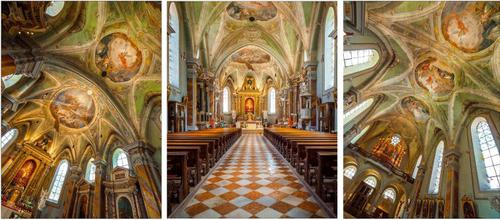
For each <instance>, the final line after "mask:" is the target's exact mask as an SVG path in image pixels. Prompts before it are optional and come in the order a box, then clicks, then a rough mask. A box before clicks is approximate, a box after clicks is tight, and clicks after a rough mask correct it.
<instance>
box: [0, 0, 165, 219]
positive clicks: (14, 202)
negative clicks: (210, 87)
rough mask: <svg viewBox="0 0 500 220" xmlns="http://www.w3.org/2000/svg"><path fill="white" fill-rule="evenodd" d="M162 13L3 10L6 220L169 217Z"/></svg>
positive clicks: (111, 6) (50, 5)
mask: <svg viewBox="0 0 500 220" xmlns="http://www.w3.org/2000/svg"><path fill="white" fill-rule="evenodd" d="M161 13H162V12H161V2H106V1H99V2H97V1H94V2H90V1H89V2H76V1H67V2H64V1H56V2H32V1H29V2H2V49H1V50H2V71H1V72H2V80H1V81H2V82H1V91H2V105H1V110H2V133H1V135H2V137H1V138H2V145H1V159H2V174H1V177H2V184H1V185H2V189H1V190H2V197H1V199H2V202H1V203H2V206H1V209H2V210H1V217H2V219H4V218H160V217H161V215H160V214H161V190H160V186H161V170H162V169H161V117H160V115H161V90H162V88H161V64H162V59H161V28H162V26H161Z"/></svg>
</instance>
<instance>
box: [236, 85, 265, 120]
mask: <svg viewBox="0 0 500 220" xmlns="http://www.w3.org/2000/svg"><path fill="white" fill-rule="evenodd" d="M233 98H234V101H235V103H234V104H235V106H236V109H235V111H236V113H237V115H238V117H237V120H238V121H242V120H245V121H255V120H256V118H261V117H262V101H263V99H262V97H261V91H259V90H258V89H257V85H256V82H255V78H254V77H251V76H247V77H245V81H244V82H243V85H242V87H241V90H239V91H238V92H237V93H236V95H235V96H233Z"/></svg>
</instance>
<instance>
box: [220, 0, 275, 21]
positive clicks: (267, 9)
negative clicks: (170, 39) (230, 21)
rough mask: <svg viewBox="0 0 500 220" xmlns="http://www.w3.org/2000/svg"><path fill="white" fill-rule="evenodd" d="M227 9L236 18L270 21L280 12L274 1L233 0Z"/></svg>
mask: <svg viewBox="0 0 500 220" xmlns="http://www.w3.org/2000/svg"><path fill="white" fill-rule="evenodd" d="M226 11H227V13H228V14H229V16H231V17H232V18H234V19H236V20H250V21H254V20H258V21H268V20H271V19H273V18H274V17H276V15H277V13H278V10H277V9H276V7H275V6H274V5H273V3H272V2H231V4H229V6H227V8H226Z"/></svg>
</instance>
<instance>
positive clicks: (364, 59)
mask: <svg viewBox="0 0 500 220" xmlns="http://www.w3.org/2000/svg"><path fill="white" fill-rule="evenodd" d="M378 60H379V55H378V52H377V50H374V49H363V50H347V51H344V75H349V74H352V73H357V72H360V71H363V70H366V69H370V68H372V67H373V66H375V64H377V62H378Z"/></svg>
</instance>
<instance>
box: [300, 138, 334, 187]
mask: <svg viewBox="0 0 500 220" xmlns="http://www.w3.org/2000/svg"><path fill="white" fill-rule="evenodd" d="M319 151H327V152H333V153H335V155H336V154H337V149H336V148H334V147H333V146H306V147H305V152H306V158H305V163H304V168H305V172H304V179H306V181H307V182H308V183H309V184H310V185H314V183H313V179H312V178H311V177H314V176H315V174H316V173H317V170H318V166H319V164H318V154H317V152H319ZM335 161H337V159H335ZM335 163H336V162H335ZM312 173H314V175H311V174H312ZM314 180H316V179H314Z"/></svg>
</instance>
